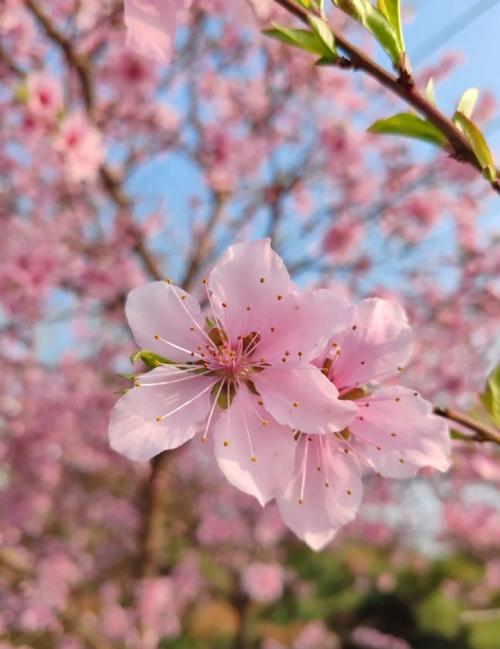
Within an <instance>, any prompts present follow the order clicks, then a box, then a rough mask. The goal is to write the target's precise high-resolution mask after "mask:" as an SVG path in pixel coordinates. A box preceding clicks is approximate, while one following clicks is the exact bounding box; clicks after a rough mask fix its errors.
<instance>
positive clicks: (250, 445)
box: [238, 386, 257, 462]
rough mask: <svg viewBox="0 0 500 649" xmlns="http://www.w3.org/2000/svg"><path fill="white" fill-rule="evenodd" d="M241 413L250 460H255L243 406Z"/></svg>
mask: <svg viewBox="0 0 500 649" xmlns="http://www.w3.org/2000/svg"><path fill="white" fill-rule="evenodd" d="M238 387H240V386H238ZM241 414H242V415H243V424H244V426H245V432H246V435H247V439H248V447H249V449H250V462H257V458H256V457H255V450H254V447H253V443H252V436H251V435H250V429H249V427H248V421H247V418H246V415H245V408H242V409H241Z"/></svg>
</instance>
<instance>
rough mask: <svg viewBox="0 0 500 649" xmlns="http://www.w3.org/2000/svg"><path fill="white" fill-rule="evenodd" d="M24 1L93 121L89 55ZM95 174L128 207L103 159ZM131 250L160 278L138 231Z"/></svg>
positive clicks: (30, 1)
mask: <svg viewBox="0 0 500 649" xmlns="http://www.w3.org/2000/svg"><path fill="white" fill-rule="evenodd" d="M25 4H26V7H27V9H28V10H29V11H30V12H31V14H32V15H33V17H34V18H35V19H36V21H37V22H38V24H39V25H40V27H41V28H42V29H43V31H44V32H45V34H46V36H47V38H48V39H49V40H50V41H51V42H52V43H54V45H56V46H57V47H58V48H59V49H60V50H61V51H62V53H63V54H64V57H65V59H66V62H67V64H68V66H69V67H70V68H71V69H73V70H74V71H75V72H76V74H77V77H78V79H79V81H80V86H81V89H82V97H83V102H84V105H85V110H86V113H87V116H88V118H89V120H90V121H91V122H93V123H96V114H95V112H96V111H95V109H96V106H95V93H94V84H93V80H92V71H91V62H90V60H89V58H88V57H86V56H81V55H79V54H77V52H76V51H75V48H74V46H73V43H72V42H71V40H70V39H68V38H66V36H65V35H64V33H63V32H61V31H60V30H59V29H58V28H57V27H56V25H55V24H54V23H53V22H52V20H51V19H50V17H49V16H48V15H47V14H46V13H44V11H43V10H42V8H41V7H40V5H39V4H38V2H36V0H25ZM99 177H100V179H101V183H102V185H103V187H104V189H105V190H106V192H107V193H108V195H109V197H110V198H111V200H112V201H113V202H114V204H115V205H116V207H117V208H119V209H121V210H126V211H130V210H131V207H132V204H131V201H130V199H129V197H128V196H127V194H126V193H125V192H124V191H123V188H122V185H121V183H120V180H119V179H118V178H116V176H115V175H114V174H113V173H112V172H111V170H110V168H109V167H108V166H107V165H106V164H105V163H103V164H102V165H101V167H100V169H99ZM134 251H135V252H136V254H137V255H138V256H139V257H140V259H141V260H142V262H143V264H144V266H145V268H146V270H147V271H148V273H149V274H150V275H151V277H153V278H154V279H162V277H163V273H162V272H161V269H160V267H159V265H158V263H157V261H156V260H155V258H154V256H153V255H152V254H151V252H150V251H149V250H148V249H147V247H146V244H145V243H144V240H143V238H142V237H140V236H139V235H138V234H137V235H136V243H135V245H134Z"/></svg>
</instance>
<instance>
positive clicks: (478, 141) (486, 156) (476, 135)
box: [453, 111, 497, 182]
mask: <svg viewBox="0 0 500 649" xmlns="http://www.w3.org/2000/svg"><path fill="white" fill-rule="evenodd" d="M453 121H454V122H455V124H456V125H457V126H458V128H459V129H460V130H461V131H462V133H463V134H464V135H465V137H466V138H467V140H468V141H469V144H470V145H471V147H472V150H473V151H474V155H475V156H476V158H477V161H478V162H479V164H480V165H481V169H482V170H483V175H484V177H485V178H486V179H487V180H489V181H491V182H493V181H494V180H496V178H497V170H496V167H495V161H494V159H493V154H492V153H491V151H490V147H489V146H488V143H487V142H486V139H485V137H484V135H483V134H482V133H481V131H480V130H479V129H478V127H477V126H476V125H475V124H474V123H473V122H472V121H471V120H470V119H469V118H468V117H467V116H466V115H464V114H463V113H461V112H460V111H457V112H456V113H455V115H454V116H453Z"/></svg>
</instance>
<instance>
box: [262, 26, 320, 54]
mask: <svg viewBox="0 0 500 649" xmlns="http://www.w3.org/2000/svg"><path fill="white" fill-rule="evenodd" d="M262 33H263V34H265V35H266V36H270V37H271V38H274V39H276V40H278V41H281V42H282V43H285V44H286V45H291V46H292V47H298V48H299V49H301V50H305V51H306V52H312V53H313V54H317V55H318V56H321V57H327V58H328V57H330V58H331V56H332V52H331V50H330V49H329V48H328V47H327V46H326V45H325V43H324V42H323V41H322V39H321V38H320V37H319V36H318V34H317V33H316V32H310V31H307V29H288V27H283V26H282V25H276V24H273V28H272V29H265V30H264V31H263V32H262Z"/></svg>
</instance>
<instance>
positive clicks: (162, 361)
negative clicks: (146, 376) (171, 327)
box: [130, 349, 174, 370]
mask: <svg viewBox="0 0 500 649" xmlns="http://www.w3.org/2000/svg"><path fill="white" fill-rule="evenodd" d="M137 361H142V362H143V363H144V365H145V366H146V367H149V369H150V370H153V369H154V368H155V367H159V366H160V365H174V362H173V361H169V360H168V358H163V356H159V355H158V354H155V353H153V352H150V351H149V350H147V349H140V350H139V351H138V352H135V354H132V356H131V357H130V362H131V363H132V364H134V363H136V362H137Z"/></svg>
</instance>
